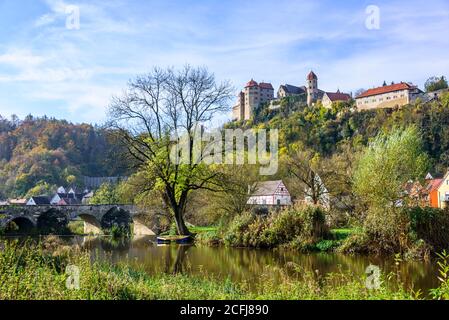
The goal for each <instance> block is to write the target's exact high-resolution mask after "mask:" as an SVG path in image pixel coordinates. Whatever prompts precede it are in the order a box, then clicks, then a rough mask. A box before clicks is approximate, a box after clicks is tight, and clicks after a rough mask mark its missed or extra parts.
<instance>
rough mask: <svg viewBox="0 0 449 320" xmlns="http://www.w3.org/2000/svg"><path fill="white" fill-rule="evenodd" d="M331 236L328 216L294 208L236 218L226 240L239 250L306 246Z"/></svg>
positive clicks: (318, 211)
mask: <svg viewBox="0 0 449 320" xmlns="http://www.w3.org/2000/svg"><path fill="white" fill-rule="evenodd" d="M327 234H328V229H327V227H326V224H325V214H324V212H323V210H322V209H320V208H315V207H307V208H299V209H297V208H292V209H286V210H284V211H280V212H277V213H273V214H272V215H270V216H267V217H260V216H256V215H253V214H250V213H245V214H243V215H240V216H238V217H236V218H235V219H234V220H233V221H232V222H231V224H230V226H229V228H228V230H227V231H226V232H225V236H224V241H225V243H226V244H227V245H231V246H236V247H258V248H259V247H262V248H273V247H277V246H281V245H287V246H293V247H302V244H306V243H307V244H314V243H316V242H318V241H319V240H321V239H322V238H323V237H325V236H326V235H327Z"/></svg>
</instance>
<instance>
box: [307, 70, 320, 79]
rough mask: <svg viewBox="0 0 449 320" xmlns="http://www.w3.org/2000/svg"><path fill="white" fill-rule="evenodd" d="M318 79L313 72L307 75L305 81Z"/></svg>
mask: <svg viewBox="0 0 449 320" xmlns="http://www.w3.org/2000/svg"><path fill="white" fill-rule="evenodd" d="M317 79H318V77H317V76H316V74H315V73H314V72H313V71H310V73H309V75H308V76H307V80H317Z"/></svg>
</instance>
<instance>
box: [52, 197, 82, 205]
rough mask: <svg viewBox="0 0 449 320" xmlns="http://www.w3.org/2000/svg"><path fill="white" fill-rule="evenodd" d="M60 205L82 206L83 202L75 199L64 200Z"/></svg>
mask: <svg viewBox="0 0 449 320" xmlns="http://www.w3.org/2000/svg"><path fill="white" fill-rule="evenodd" d="M58 204H59V205H78V204H81V201H80V200H79V199H75V198H62V199H61V200H60V201H59V203H58Z"/></svg>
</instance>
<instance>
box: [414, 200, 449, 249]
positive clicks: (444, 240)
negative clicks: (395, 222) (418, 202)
mask: <svg viewBox="0 0 449 320" xmlns="http://www.w3.org/2000/svg"><path fill="white" fill-rule="evenodd" d="M407 215H408V217H409V219H410V236H411V240H412V241H419V240H423V241H424V242H425V243H427V244H428V245H429V246H431V248H432V250H433V251H435V252H441V251H443V250H445V249H448V248H449V211H448V210H441V209H434V208H419V207H416V208H411V209H408V210H407Z"/></svg>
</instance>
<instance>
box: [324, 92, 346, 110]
mask: <svg viewBox="0 0 449 320" xmlns="http://www.w3.org/2000/svg"><path fill="white" fill-rule="evenodd" d="M351 99H352V97H351V95H350V94H347V93H342V92H340V90H337V92H325V93H324V95H323V99H322V100H321V103H322V104H323V107H325V108H328V109H331V108H332V104H333V103H334V102H348V101H350V100H351Z"/></svg>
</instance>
